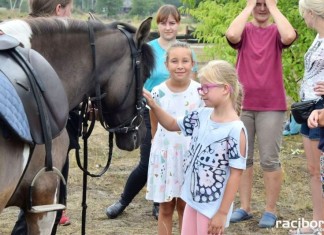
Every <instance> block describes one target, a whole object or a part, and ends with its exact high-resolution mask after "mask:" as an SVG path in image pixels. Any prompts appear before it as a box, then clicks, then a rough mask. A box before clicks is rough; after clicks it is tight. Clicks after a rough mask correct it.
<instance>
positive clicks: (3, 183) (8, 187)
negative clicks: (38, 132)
mask: <svg viewBox="0 0 324 235" xmlns="http://www.w3.org/2000/svg"><path fill="white" fill-rule="evenodd" d="M0 132H1V133H2V128H0ZM29 152H30V147H29V145H27V144H25V143H23V142H22V141H21V140H20V139H19V138H17V137H16V136H14V135H12V133H9V132H6V138H4V137H3V135H2V134H0V153H1V154H0V213H1V211H2V210H3V208H5V206H6V204H7V202H8V201H9V199H10V197H11V196H12V194H13V193H14V191H15V189H16V186H17V185H18V182H19V179H20V177H21V176H22V173H23V171H24V169H25V167H26V164H27V162H28V157H29Z"/></svg>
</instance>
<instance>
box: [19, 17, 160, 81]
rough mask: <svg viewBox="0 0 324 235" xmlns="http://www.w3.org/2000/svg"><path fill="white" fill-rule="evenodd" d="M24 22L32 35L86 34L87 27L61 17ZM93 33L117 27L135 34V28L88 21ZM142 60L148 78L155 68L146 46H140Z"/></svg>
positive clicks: (81, 21)
mask: <svg viewBox="0 0 324 235" xmlns="http://www.w3.org/2000/svg"><path fill="white" fill-rule="evenodd" d="M25 22H26V23H28V24H29V26H30V27H31V30H32V32H33V34H34V35H41V34H57V33H67V32H76V33H78V32H88V31H89V26H88V23H87V21H84V20H77V19H71V18H62V17H36V18H28V19H25ZM90 23H91V24H92V26H93V29H94V31H95V32H98V31H103V30H107V29H112V30H114V29H117V28H119V27H122V28H124V29H125V30H127V31H129V32H130V33H135V32H136V28H135V27H134V26H132V25H130V24H128V23H124V22H118V21H116V22H112V23H109V24H104V23H102V22H100V21H97V20H90ZM142 56H143V60H144V61H146V63H145V65H144V76H145V77H149V76H150V73H151V71H152V69H153V68H154V66H155V60H154V54H153V51H152V49H151V47H150V46H149V45H147V44H144V45H143V46H142Z"/></svg>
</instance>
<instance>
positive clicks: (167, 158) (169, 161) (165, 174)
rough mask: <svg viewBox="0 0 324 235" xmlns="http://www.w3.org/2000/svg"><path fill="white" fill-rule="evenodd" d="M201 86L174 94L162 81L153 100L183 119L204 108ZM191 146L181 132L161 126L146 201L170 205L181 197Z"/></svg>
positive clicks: (168, 111)
mask: <svg viewBox="0 0 324 235" xmlns="http://www.w3.org/2000/svg"><path fill="white" fill-rule="evenodd" d="M198 87H200V84H199V83H198V82H195V81H191V82H190V85H189V86H188V88H187V89H186V90H185V91H183V92H178V93H175V92H172V91H170V90H169V88H168V87H167V85H166V83H165V82H163V83H161V84H160V85H158V86H156V87H154V88H153V90H152V96H153V98H154V100H155V101H156V102H157V103H158V104H159V105H160V107H161V108H162V109H163V110H165V111H166V112H167V113H169V114H170V115H172V116H173V117H174V118H176V117H179V116H181V117H184V116H185V115H187V114H188V113H190V112H192V111H193V110H195V109H197V108H199V107H201V106H204V103H203V101H202V99H201V97H200V96H199V94H198V92H197V88H198ZM189 143H190V137H185V136H184V135H183V134H182V133H181V132H180V131H179V132H170V131H167V130H166V129H164V128H163V127H162V126H161V125H160V124H158V126H157V131H156V133H155V136H154V138H153V140H152V147H151V153H150V160H149V167H148V178H147V192H146V199H148V200H153V201H154V202H159V203H160V202H168V201H171V200H172V199H173V198H174V197H180V193H181V187H182V183H183V179H184V169H183V165H184V164H183V158H184V155H185V154H186V152H187V150H188V147H189Z"/></svg>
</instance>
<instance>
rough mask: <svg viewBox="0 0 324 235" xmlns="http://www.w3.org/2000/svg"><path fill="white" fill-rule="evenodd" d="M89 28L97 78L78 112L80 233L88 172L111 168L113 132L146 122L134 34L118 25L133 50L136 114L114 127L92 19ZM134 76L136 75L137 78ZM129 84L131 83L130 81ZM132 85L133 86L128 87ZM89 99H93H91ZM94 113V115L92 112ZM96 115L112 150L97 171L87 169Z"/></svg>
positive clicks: (84, 214)
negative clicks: (108, 113) (107, 107)
mask: <svg viewBox="0 0 324 235" xmlns="http://www.w3.org/2000/svg"><path fill="white" fill-rule="evenodd" d="M88 29H89V41H90V47H91V52H92V76H93V77H94V80H95V97H89V96H85V97H84V99H83V102H82V106H81V110H80V114H79V115H80V116H79V131H78V133H80V134H81V135H82V139H83V142H84V151H83V155H84V159H83V166H82V164H81V160H80V154H79V150H78V149H77V150H76V160H77V164H78V166H79V168H80V169H81V170H82V171H83V193H82V225H81V227H82V229H81V234H86V231H85V224H86V209H87V204H86V197H87V194H86V190H87V176H88V175H89V176H91V177H100V176H102V175H103V174H104V173H105V172H106V171H107V170H108V169H109V166H110V163H111V159H112V152H113V134H114V133H124V134H126V133H128V132H130V131H138V129H139V126H140V125H141V123H142V122H143V112H144V109H145V102H144V98H143V96H142V87H143V82H142V80H141V77H140V72H141V71H140V67H141V54H142V52H141V49H139V48H137V47H136V46H135V42H134V40H133V37H132V35H131V33H129V32H128V31H126V30H125V29H123V28H122V27H119V28H118V29H119V30H120V31H121V32H122V33H123V34H124V35H125V36H126V38H127V41H128V44H129V47H130V50H131V57H132V68H133V71H134V76H133V78H132V81H131V82H132V83H133V81H134V80H135V82H136V112H135V114H134V116H133V117H131V118H130V119H128V120H126V121H125V122H123V123H122V124H120V125H118V126H116V127H111V126H109V125H108V124H107V122H106V121H105V120H104V117H103V110H102V103H101V100H102V98H104V97H105V95H106V93H103V94H102V93H101V86H100V83H99V78H98V75H97V69H96V45H95V36H94V29H93V25H92V24H91V22H90V21H88ZM134 78H135V79H134ZM130 87H132V86H131V85H130ZM129 89H130V88H129ZM128 93H129V92H126V94H125V97H124V98H123V100H122V102H121V104H120V105H122V104H123V103H124V102H125V101H126V98H127V94H128ZM89 101H90V102H89ZM93 107H96V108H97V109H98V112H97V116H96V114H95V112H91V113H89V112H88V111H89V110H90V109H91V108H93ZM90 115H91V116H90ZM96 119H99V121H100V124H101V125H102V126H103V128H104V129H105V130H107V131H108V132H109V150H108V159H107V162H106V165H105V167H104V168H103V169H102V170H101V172H100V173H98V174H92V173H90V172H89V171H88V138H89V137H90V135H91V133H92V131H93V129H94V125H95V121H96ZM88 121H90V126H89V125H88Z"/></svg>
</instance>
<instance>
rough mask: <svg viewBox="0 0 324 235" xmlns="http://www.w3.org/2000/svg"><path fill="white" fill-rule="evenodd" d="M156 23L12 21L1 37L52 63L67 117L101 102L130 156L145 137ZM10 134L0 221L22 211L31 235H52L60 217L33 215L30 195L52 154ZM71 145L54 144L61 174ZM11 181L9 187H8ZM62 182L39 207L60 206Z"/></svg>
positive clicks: (46, 185)
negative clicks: (8, 210) (90, 100)
mask: <svg viewBox="0 0 324 235" xmlns="http://www.w3.org/2000/svg"><path fill="white" fill-rule="evenodd" d="M151 21H152V18H151V17H149V18H147V19H146V20H144V21H143V22H142V23H141V25H140V26H139V27H138V28H137V29H136V28H135V27H134V26H131V25H129V24H126V23H123V22H113V23H110V24H104V23H102V22H98V21H82V20H76V19H65V18H55V17H53V18H41V17H40V18H28V19H22V20H20V19H19V20H10V21H6V22H3V23H1V24H0V30H1V31H2V32H4V33H5V34H6V35H9V36H12V37H14V38H16V39H17V40H18V41H19V42H20V44H21V46H22V47H23V48H26V49H29V48H30V50H33V51H36V52H37V53H39V54H40V55H41V56H43V57H44V58H45V59H46V61H48V63H49V64H50V65H51V66H52V68H53V69H54V71H55V72H56V73H57V75H58V77H59V79H60V80H61V82H62V86H63V88H64V91H65V93H66V97H67V103H68V109H69V110H71V109H73V108H74V107H76V106H78V105H79V104H80V103H81V102H85V100H87V99H85V97H95V98H94V99H95V100H96V101H97V104H98V106H99V107H98V110H99V113H100V116H101V117H102V118H101V123H102V125H104V126H105V128H106V129H107V130H109V131H111V132H114V135H115V137H116V140H115V142H116V145H117V146H118V148H120V149H123V150H127V151H132V150H134V149H136V148H138V147H139V145H140V143H141V139H142V138H143V137H144V135H145V125H142V116H141V112H142V110H143V108H144V106H145V104H144V103H143V100H142V88H143V84H144V82H145V79H146V78H147V77H149V75H150V72H151V71H152V69H153V68H154V55H153V52H152V50H151V48H150V46H148V45H147V44H146V40H147V38H148V36H149V32H150V27H151ZM0 49H1V48H0ZM0 53H1V52H0ZM38 66H41V64H39V65H38ZM34 67H35V65H34ZM45 74H46V71H45V73H43V74H39V75H40V76H39V77H42V76H43V75H44V76H45ZM49 92H50V91H49ZM0 121H1V120H0ZM3 127H5V126H3V125H1V127H0V129H2V128H3ZM6 129H8V131H7V133H9V134H7V135H0V151H1V155H0V176H3V177H1V180H0V213H1V211H2V209H3V208H4V207H9V206H18V207H20V208H21V209H23V210H24V212H25V214H26V221H27V225H28V234H50V231H51V229H52V227H53V224H54V219H55V215H56V212H55V211H52V212H41V213H32V212H31V211H30V210H28V208H29V207H28V205H29V204H28V201H29V200H30V198H29V197H28V189H29V187H30V185H31V183H32V181H33V179H34V178H35V175H36V174H37V173H38V172H39V171H40V170H41V169H42V167H43V166H44V155H45V154H46V146H44V145H43V144H36V145H35V146H34V147H33V148H31V147H30V143H26V141H24V140H22V139H21V138H19V136H17V135H16V134H15V133H14V132H11V129H10V128H6ZM8 136H9V137H10V138H8ZM68 142H69V141H68V135H67V132H66V130H63V131H61V132H59V133H58V134H57V136H55V138H54V139H53V141H52V142H51V144H52V155H53V166H55V167H56V168H57V169H62V166H63V164H64V162H65V159H66V156H67V149H68ZM31 149H33V151H32V156H31V157H30V158H29V160H28V155H29V154H30V153H31ZM8 176H10V180H9V181H7V180H4V179H6V178H8ZM59 181H60V179H59V177H57V176H55V175H54V177H53V174H52V175H51V174H48V175H46V176H44V177H42V179H39V180H38V182H37V183H36V184H35V186H36V187H35V189H34V191H33V203H34V204H41V205H42V204H53V203H55V202H57V201H58V198H57V194H58V185H59Z"/></svg>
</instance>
